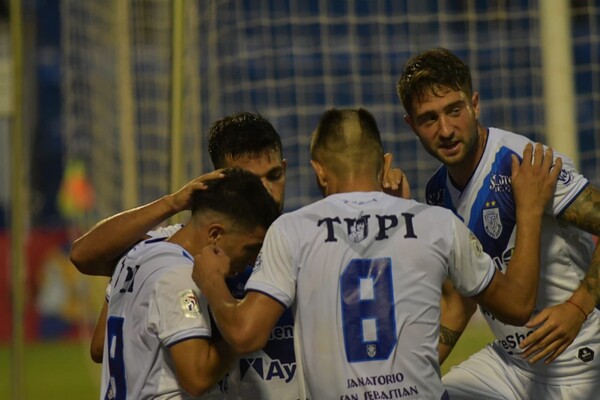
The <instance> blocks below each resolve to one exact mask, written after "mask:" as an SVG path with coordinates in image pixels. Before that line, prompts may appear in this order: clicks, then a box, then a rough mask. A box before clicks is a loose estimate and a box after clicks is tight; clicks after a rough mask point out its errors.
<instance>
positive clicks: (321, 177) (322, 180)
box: [310, 160, 327, 187]
mask: <svg viewBox="0 0 600 400" xmlns="http://www.w3.org/2000/svg"><path fill="white" fill-rule="evenodd" d="M310 165H312V167H313V169H314V170H315V175H317V181H318V182H319V185H320V186H321V187H327V179H326V177H325V168H323V166H322V165H321V164H320V163H319V162H318V161H315V160H310Z"/></svg>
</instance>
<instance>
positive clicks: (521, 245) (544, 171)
mask: <svg viewBox="0 0 600 400" xmlns="http://www.w3.org/2000/svg"><path fill="white" fill-rule="evenodd" d="M534 152H535V157H533V155H534ZM544 153H545V154H544ZM552 161H553V151H552V149H550V148H547V149H546V151H545V152H544V149H543V147H542V145H541V144H539V143H538V144H536V146H535V150H533V147H532V145H531V144H528V145H527V146H526V147H525V150H524V151H523V161H522V163H521V164H519V161H518V159H517V157H516V156H514V155H513V162H512V177H511V179H512V188H513V193H514V196H515V203H516V222H517V228H516V229H517V232H516V243H515V251H514V253H513V255H512V257H511V260H510V262H509V264H508V267H507V269H506V273H505V274H502V273H499V272H496V274H495V275H494V277H493V279H492V281H491V282H490V284H489V285H488V286H487V288H486V289H485V290H484V291H483V292H481V293H480V294H478V295H476V296H474V297H473V298H474V300H475V301H477V302H478V303H479V304H481V305H482V306H483V307H485V308H486V309H487V310H489V311H490V312H491V313H492V314H494V316H495V317H496V318H498V319H500V320H501V321H503V322H505V323H509V324H511V325H524V324H525V323H527V321H528V320H529V318H530V317H531V313H532V312H533V310H534V308H535V303H536V300H537V291H538V290H537V289H538V281H539V271H540V236H541V225H542V215H543V213H544V207H545V205H546V203H547V202H548V200H549V199H550V198H551V197H552V196H553V194H554V191H555V189H556V182H557V180H558V175H559V173H560V170H561V168H562V160H561V159H560V158H557V159H556V162H555V164H554V166H553V165H552Z"/></svg>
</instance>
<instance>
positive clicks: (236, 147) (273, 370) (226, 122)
mask: <svg viewBox="0 0 600 400" xmlns="http://www.w3.org/2000/svg"><path fill="white" fill-rule="evenodd" d="M208 147H209V154H210V157H211V160H212V163H213V165H214V167H215V168H229V167H241V168H245V169H247V170H248V171H250V172H252V173H254V174H255V175H257V176H259V177H260V178H261V180H262V182H263V184H264V185H265V187H266V188H267V189H268V190H269V192H270V193H271V195H272V196H273V197H274V198H275V200H276V201H277V202H278V203H279V204H280V207H281V208H283V200H284V190H285V172H286V166H287V162H286V160H285V159H284V158H283V157H282V146H281V139H280V137H279V135H278V134H277V132H276V130H275V128H274V127H273V126H272V125H271V123H270V122H269V121H268V120H267V119H266V118H264V117H262V116H260V115H258V114H253V113H248V112H241V113H236V114H233V115H230V116H226V117H224V118H222V119H220V120H218V121H216V122H215V123H214V124H213V125H212V127H211V129H210V134H209V145H208ZM385 157H386V160H388V162H389V163H391V162H392V157H391V155H390V154H386V155H385ZM218 177H219V171H218V170H217V171H216V172H213V173H209V174H206V175H203V176H201V177H199V178H196V179H194V180H192V181H191V182H189V183H188V184H187V185H186V186H184V187H183V188H181V189H180V190H179V191H177V192H175V193H173V194H171V195H168V196H165V197H163V198H161V199H159V200H157V201H155V202H152V203H150V204H148V205H145V206H142V207H139V208H136V209H133V210H128V211H125V212H123V213H120V214H117V215H115V216H113V217H110V218H108V219H106V220H104V221H101V222H100V223H98V224H97V225H96V226H95V227H94V228H93V229H91V230H90V231H89V232H87V233H86V234H85V235H83V236H82V237H80V238H79V239H77V240H76V241H75V242H74V243H73V248H72V250H71V260H72V261H73V263H74V264H75V266H76V267H77V268H78V269H79V270H80V271H81V272H83V273H85V274H92V275H98V274H101V275H107V274H108V275H110V273H111V271H112V269H113V268H114V264H115V258H117V257H118V255H119V254H121V253H122V252H123V251H125V250H126V249H127V248H128V247H130V246H132V245H133V244H134V243H136V242H137V241H139V240H140V239H141V238H143V237H144V235H145V234H146V232H147V231H149V230H150V229H153V227H154V226H156V225H157V224H159V223H161V222H162V221H164V220H166V219H167V218H169V217H171V216H172V215H174V214H176V213H177V212H179V211H182V210H185V209H186V208H189V199H190V194H191V193H192V192H193V191H194V190H196V189H202V188H204V187H205V182H206V181H207V180H211V179H218ZM383 186H384V188H385V190H386V191H388V192H389V193H391V194H394V195H397V196H403V197H409V196H410V187H409V186H408V181H407V180H406V179H405V177H404V174H403V173H402V171H400V170H399V169H397V168H394V169H390V171H388V174H387V175H386V176H385V177H384V180H383ZM176 228H177V227H176V226H171V227H168V228H165V229H167V231H166V233H165V230H164V229H161V230H160V231H158V232H152V234H153V235H154V236H158V237H160V236H165V234H166V235H170V234H172V232H173V231H174V230H175V229H176ZM251 270H252V269H251V268H249V269H248V270H247V271H245V272H244V273H241V274H238V275H237V276H236V277H235V279H230V280H229V281H228V284H229V287H230V289H231V290H232V291H233V293H234V296H235V297H238V298H240V297H243V294H244V285H245V282H246V280H247V279H248V277H249V275H250V272H251ZM101 314H102V313H101ZM99 322H100V323H99V324H98V325H100V326H102V319H101V315H100V321H99ZM96 332H98V333H99V334H101V333H102V332H103V331H102V330H96ZM95 338H96V335H94V339H93V340H92V349H91V353H92V358H94V357H95V359H98V354H100V356H99V358H100V359H101V354H102V346H99V347H98V346H97V345H96V346H95V344H97V343H100V344H102V343H103V341H102V340H101V339H102V338H101V337H100V338H98V339H99V340H98V339H95ZM296 369H297V368H296V361H295V356H294V348H293V316H292V313H291V310H286V311H285V312H284V313H283V315H282V317H281V318H280V320H279V321H278V323H277V325H276V326H275V327H274V328H273V334H272V335H271V336H270V338H269V341H268V343H267V345H266V346H265V347H264V348H263V349H261V350H259V351H257V352H256V353H253V354H247V355H245V356H243V357H240V358H239V360H237V361H236V363H235V367H234V368H232V370H231V371H229V373H228V375H227V379H226V382H224V383H223V385H222V387H223V388H224V390H225V391H226V392H227V395H228V398H231V399H245V398H247V399H255V398H257V397H260V398H261V399H274V400H288V399H289V400H296V399H297V398H298V391H297V384H296Z"/></svg>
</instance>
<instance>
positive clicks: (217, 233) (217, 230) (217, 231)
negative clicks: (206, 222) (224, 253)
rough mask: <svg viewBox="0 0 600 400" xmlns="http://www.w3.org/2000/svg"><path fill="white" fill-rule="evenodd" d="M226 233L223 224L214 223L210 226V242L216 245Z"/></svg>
mask: <svg viewBox="0 0 600 400" xmlns="http://www.w3.org/2000/svg"><path fill="white" fill-rule="evenodd" d="M224 233H225V228H224V227H223V225H221V224H217V223H213V224H211V225H210V226H209V227H208V243H209V244H212V245H216V244H217V243H218V242H219V240H220V239H221V237H222V236H223V234H224Z"/></svg>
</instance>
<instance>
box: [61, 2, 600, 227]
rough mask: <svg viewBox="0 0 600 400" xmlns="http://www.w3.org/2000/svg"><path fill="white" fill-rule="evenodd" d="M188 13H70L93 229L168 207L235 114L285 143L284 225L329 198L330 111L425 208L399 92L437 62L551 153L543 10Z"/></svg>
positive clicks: (280, 8)
mask: <svg viewBox="0 0 600 400" xmlns="http://www.w3.org/2000/svg"><path fill="white" fill-rule="evenodd" d="M175 3H177V1H170V0H128V1H119V0H113V1H108V0H107V1H102V2H97V1H79V0H62V9H63V16H62V18H63V23H64V28H63V42H64V52H65V53H64V61H65V63H64V66H63V67H64V74H65V77H66V80H65V85H64V96H65V105H66V107H65V113H66V114H65V121H66V125H65V135H66V137H67V138H68V143H69V152H70V153H69V157H70V158H76V159H80V160H83V161H84V162H85V163H86V165H87V172H88V174H89V175H90V178H91V180H92V182H93V185H94V187H95V189H96V191H97V195H96V199H97V207H96V215H94V218H95V219H97V218H98V217H105V216H108V215H110V214H112V213H114V212H117V211H121V210H122V209H124V208H126V207H129V206H132V205H138V204H141V203H144V202H147V201H150V200H153V199H155V198H158V197H159V196H161V195H163V194H165V193H167V192H169V190H170V186H171V182H172V179H173V177H172V175H171V173H170V170H171V168H172V164H173V163H181V164H180V169H181V171H183V172H182V174H183V179H182V181H185V180H187V179H190V178H192V177H193V176H194V175H196V174H198V173H200V172H201V171H207V170H208V169H210V163H209V161H208V157H207V156H206V151H205V146H206V140H207V131H208V128H209V126H210V124H211V122H213V121H214V120H216V119H218V118H221V117H222V116H224V115H226V114H229V113H232V112H237V111H253V112H259V113H261V114H263V115H264V116H266V117H267V118H269V119H270V120H271V122H272V123H273V124H274V126H275V127H276V129H277V130H278V131H279V133H280V134H281V136H282V140H283V144H284V157H286V158H287V159H288V162H289V164H288V165H289V168H288V177H287V181H288V185H287V189H286V209H287V210H292V209H296V208H298V207H300V206H302V205H305V204H307V203H308V202H310V201H313V200H315V199H317V198H319V197H320V196H319V193H318V191H317V188H316V185H315V183H314V178H313V173H312V171H311V169H310V164H309V152H308V146H309V139H310V133H311V132H312V130H313V129H314V127H315V126H316V123H317V121H318V118H319V116H320V115H321V113H322V112H323V111H324V110H325V109H326V108H328V107H332V106H335V107H359V106H360V107H365V108H367V109H368V110H370V111H371V112H372V113H373V114H374V115H375V117H376V119H377V121H378V123H379V127H380V129H381V131H382V134H383V139H384V146H385V150H386V151H388V152H391V153H392V154H393V155H394V157H395V164H396V165H398V166H400V167H402V168H403V169H404V171H405V172H406V173H407V175H408V177H409V179H410V182H411V184H412V187H413V192H414V196H415V197H416V198H417V199H419V200H423V198H424V184H425V182H426V180H427V178H428V176H429V175H430V174H431V172H432V171H433V170H434V168H435V167H436V166H437V162H436V161H435V160H434V159H433V158H432V157H431V156H429V155H428V154H426V153H425V151H424V150H423V149H422V148H421V146H420V144H419V143H418V141H417V139H416V137H415V136H414V134H413V133H412V132H411V131H410V130H409V129H408V127H407V126H406V125H405V123H404V121H403V110H402V108H401V106H400V102H399V100H398V98H397V95H396V93H395V82H396V80H397V79H398V77H399V76H400V72H401V68H402V65H403V63H404V62H405V61H406V60H407V59H408V58H409V57H410V56H411V55H412V54H414V53H416V52H418V51H421V50H425V49H427V48H430V47H436V46H444V47H447V48H449V49H451V50H453V51H455V52H456V53H457V54H458V55H459V56H461V57H462V58H463V59H464V60H465V61H466V62H467V63H468V64H469V65H470V67H471V69H472V73H473V78H474V87H475V88H476V90H478V91H479V92H480V95H481V106H482V116H481V119H482V121H483V123H484V124H485V125H487V126H497V127H501V128H503V129H507V130H514V131H516V132H519V133H522V134H525V135H527V136H529V137H530V138H532V139H535V140H544V135H545V132H544V106H543V102H542V95H543V87H542V72H541V68H542V66H541V61H540V59H541V57H540V53H541V49H540V34H539V33H540V32H539V29H540V28H539V26H540V22H539V12H538V2H537V1H535V0H534V1H525V0H522V1H505V0H504V1H503V0H496V1H486V2H480V1H475V0H466V1H445V0H437V1H436V0H428V1H383V0H374V1H364V0H348V1H333V0H329V1H328V0H290V1H277V0H198V1H192V0H188V1H183V5H184V7H185V12H184V16H185V17H184V19H183V20H182V21H178V22H176V23H175V24H174V23H173V20H174V18H173V11H172V5H173V4H175ZM123 4H125V5H126V6H127V7H123ZM123 8H125V9H126V10H125V11H123V10H122V9H123ZM123 13H125V14H123ZM571 13H572V15H571V22H572V23H571V26H572V35H573V38H572V42H573V47H574V48H573V57H574V74H575V82H576V99H577V100H576V101H577V104H576V110H577V115H576V120H577V127H578V140H579V142H578V144H579V149H580V160H581V169H582V171H583V173H584V174H585V175H586V176H588V177H589V178H590V179H591V180H592V181H593V182H594V183H596V184H598V183H600V179H599V178H600V175H599V174H598V172H599V171H598V168H599V166H598V165H597V161H596V160H597V159H598V154H597V150H596V149H597V148H598V146H597V143H598V140H600V137H599V135H600V98H599V97H600V71H599V68H600V54H599V53H600V44H599V39H598V34H599V29H600V10H599V8H598V6H597V5H595V3H594V2H589V1H587V2H586V1H583V0H582V1H575V2H571ZM181 24H182V25H181ZM181 26H183V29H184V39H183V48H184V51H183V56H182V57H183V58H182V63H183V80H184V82H185V84H184V92H183V95H182V96H183V98H184V101H182V103H181V104H182V105H181V108H182V109H181V110H180V111H179V112H183V115H184V117H183V121H184V124H183V125H184V128H183V136H182V140H183V143H184V146H183V148H184V152H183V154H182V155H181V157H178V159H174V157H172V152H171V151H170V147H171V144H172V137H173V136H172V132H171V128H172V124H171V121H172V118H173V110H172V103H171V99H172V98H171V93H172V89H173V87H172V85H171V82H172V72H173V71H172V65H173V60H172V57H171V55H172V54H174V53H173V43H172V41H171V37H172V33H173V29H174V28H178V27H181ZM558 78H560V77H557V79H558ZM124 135H131V136H130V138H129V139H125V140H124V139H123V136H124ZM132 138H133V139H132ZM127 149H128V150H127ZM126 150H127V151H126ZM559 150H560V149H559ZM179 158H180V159H179ZM128 165H129V167H128ZM127 179H129V180H127ZM128 191H131V192H132V193H131V194H129V195H127V196H125V195H124V193H126V192H128ZM128 202H129V203H134V204H128ZM92 221H94V220H92ZM88 225H89V224H88Z"/></svg>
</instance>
